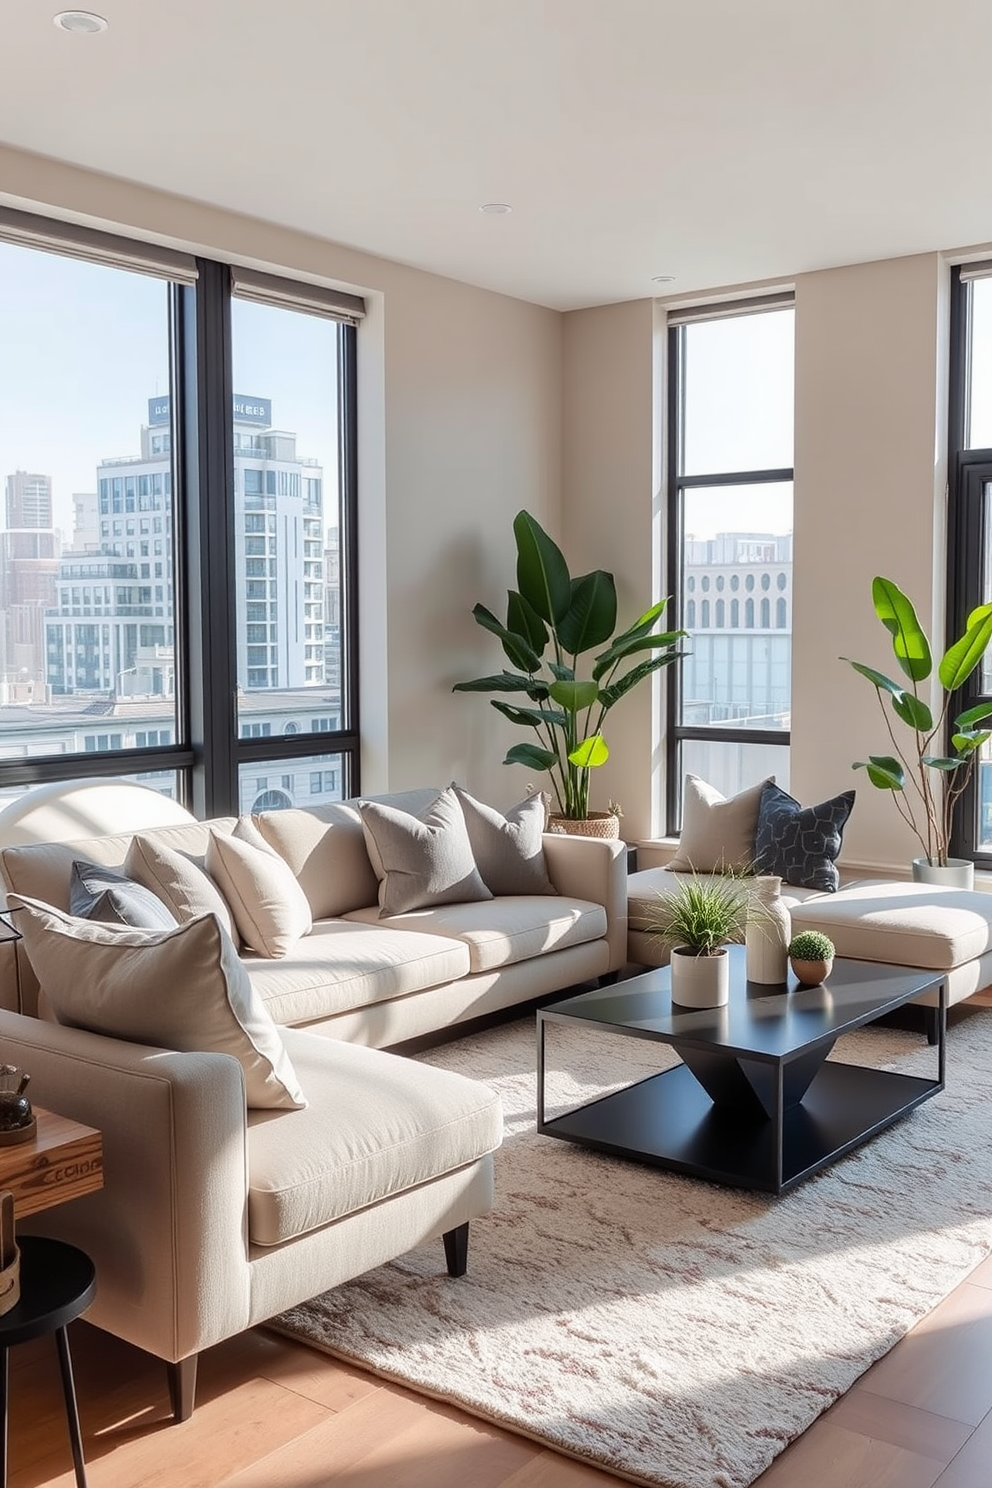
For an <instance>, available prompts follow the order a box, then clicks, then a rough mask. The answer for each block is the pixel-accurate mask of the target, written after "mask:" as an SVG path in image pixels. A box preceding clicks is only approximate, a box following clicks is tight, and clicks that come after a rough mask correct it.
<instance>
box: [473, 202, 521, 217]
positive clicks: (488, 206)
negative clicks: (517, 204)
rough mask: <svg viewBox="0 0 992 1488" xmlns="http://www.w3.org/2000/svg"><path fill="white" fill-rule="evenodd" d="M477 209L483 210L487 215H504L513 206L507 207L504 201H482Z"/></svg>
mask: <svg viewBox="0 0 992 1488" xmlns="http://www.w3.org/2000/svg"><path fill="white" fill-rule="evenodd" d="M479 211H480V212H485V214H486V216H487V217H505V216H506V214H507V212H512V211H513V208H512V207H508V206H507V204H506V202H483V204H482V206H481V207H480V208H479Z"/></svg>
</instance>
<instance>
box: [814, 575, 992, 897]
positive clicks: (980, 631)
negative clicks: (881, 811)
mask: <svg viewBox="0 0 992 1488" xmlns="http://www.w3.org/2000/svg"><path fill="white" fill-rule="evenodd" d="M871 597H872V603H873V604H874V606H875V613H876V615H877V616H878V618H879V620H881V622H882V624H883V625H884V626H885V628H886V630H887V631H888V632H889V633H890V635H891V636H892V650H893V652H894V653H895V658H896V661H897V662H898V663H899V666H900V669H901V670H902V672H903V673H904V674H905V676H907V677H908V678H909V682H910V685H909V687H904V686H903V685H902V684H901V683H900V682H894V681H892V679H891V678H889V677H887V676H885V675H884V673H882V672H879V671H876V670H875V668H874V667H870V666H866V665H865V664H864V663H863V662H860V661H851V658H850V657H849V656H842V657H841V658H840V659H841V661H846V662H848V663H849V664H850V665H851V666H852V667H853V668H854V670H855V671H856V672H860V673H861V675H862V676H863V677H866V678H867V679H868V681H869V682H870V683H871V684H872V686H873V687H874V688H875V693H876V696H877V697H878V702H879V706H880V707H881V709H882V712H883V714H884V717H885V723H886V727H887V729H888V732H889V737H890V739H891V741H892V747H893V749H894V750H895V754H894V755H888V754H871V755H869V756H868V758H867V759H866V760H856V761H855V762H854V769H855V770H866V771H867V772H868V779H869V780H870V781H871V783H872V785H874V786H877V787H878V789H879V790H887V791H891V792H892V799H893V801H894V802H895V806H896V810H897V811H898V812H899V815H900V816H901V817H902V819H903V821H904V822H905V823H906V825H907V826H908V827H909V829H910V831H911V832H912V833H913V835H914V836H915V838H916V840H917V841H918V842H919V844H920V846H921V848H922V849H923V855H922V857H920V858H914V860H913V877H914V879H916V880H917V881H918V882H923V883H934V882H938V883H948V884H950V885H952V886H953V887H955V888H971V887H972V886H973V883H974V865H973V864H972V863H971V861H970V860H969V859H965V858H951V857H950V856H949V849H950V842H951V834H952V831H953V826H954V810H955V807H956V805H957V803H958V800H959V799H960V797H961V795H962V793H963V792H964V791H965V789H966V788H967V785H968V782H969V781H970V780H971V776H972V772H973V770H974V768H975V761H976V759H977V758H978V755H979V751H980V750H981V748H982V746H983V745H984V744H985V743H986V741H987V740H988V739H990V738H992V731H990V730H988V729H979V728H978V727H976V725H978V724H979V723H981V722H982V721H983V720H984V719H987V718H990V717H992V703H988V702H986V703H978V704H976V705H975V706H974V707H972V708H966V709H965V710H964V712H963V713H959V714H958V715H957V717H956V718H955V719H954V721H953V724H952V726H951V737H950V748H949V751H948V752H942V751H947V750H948V746H947V741H946V734H947V726H948V707H949V705H950V700H951V696H952V695H953V694H954V693H955V692H957V690H958V689H959V688H960V687H962V686H963V685H964V683H965V682H966V681H967V680H968V678H969V677H970V676H971V674H972V672H973V671H974V670H975V668H976V667H977V666H978V665H979V663H980V662H981V660H982V658H983V657H984V655H985V652H986V649H987V647H988V644H989V641H990V640H992V604H984V605H980V606H979V607H978V609H976V610H972V612H971V614H970V615H969V616H968V619H967V623H966V625H965V628H964V632H963V634H962V635H961V636H959V638H958V639H957V640H956V641H955V642H954V643H953V645H951V646H949V647H948V648H947V650H946V651H945V652H944V655H943V656H942V657H941V660H940V663H939V665H938V667H937V676H938V678H939V680H940V685H941V688H942V689H943V696H942V700H941V706H940V712H939V713H938V715H937V717H936V718H935V717H934V715H933V711H932V709H931V707H930V704H929V702H928V701H927V699H926V698H925V697H923V696H921V693H920V685H919V684H920V683H921V682H926V681H928V679H929V678H930V675H931V672H932V671H933V656H932V653H931V650H930V642H929V640H928V639H927V636H926V632H925V631H924V630H923V627H922V626H921V625H920V622H919V620H918V619H917V616H916V611H915V609H914V608H913V605H912V602H911V601H910V600H909V599H907V597H906V595H905V594H903V592H902V590H901V589H899V588H898V587H897V586H896V585H895V584H894V583H893V582H892V580H891V579H882V578H875V579H873V580H872V586H871ZM927 691H928V692H929V691H930V689H929V688H928V689H927ZM883 693H884V694H885V695H886V696H887V697H888V699H889V703H890V706H891V711H892V713H894V714H895V717H896V720H897V721H898V722H899V723H902V724H905V726H906V727H907V728H908V729H909V730H910V739H909V742H908V743H907V744H906V745H905V746H904V745H902V744H900V742H899V735H898V734H897V732H896V730H895V729H894V728H893V726H892V719H891V717H890V716H889V712H888V710H887V709H886V707H885V702H884V698H883ZM934 870H937V872H936V874H935V873H934Z"/></svg>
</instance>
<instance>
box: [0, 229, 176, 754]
mask: <svg viewBox="0 0 992 1488" xmlns="http://www.w3.org/2000/svg"><path fill="white" fill-rule="evenodd" d="M168 294H169V286H168V285H167V284H166V283H164V282H163V281H162V280H158V279H152V278H149V277H148V276H147V275H143V274H131V273H127V272H125V271H124V270H121V269H113V268H104V267H102V266H100V265H96V264H89V263H83V262H78V261H76V260H74V259H69V258H61V257H59V256H58V255H56V254H51V253H39V252H36V251H35V250H33V249H30V248H19V247H14V246H11V245H9V244H2V243H0V475H2V477H3V483H4V498H5V500H4V509H3V514H2V516H3V528H2V530H0V705H2V706H0V757H5V758H26V757H29V756H35V755H41V754H75V753H81V752H85V751H88V750H91V749H94V748H96V749H100V750H103V749H119V748H127V747H128V746H129V744H133V742H134V740H133V737H132V736H133V734H134V732H135V730H136V729H140V728H144V727H145V726H146V722H148V726H149V727H152V728H155V729H156V730H158V731H159V732H165V733H167V734H168V735H169V739H168V742H173V741H174V739H175V732H176V710H175V655H174V647H175V638H174V633H173V563H172V489H173V482H172V455H171V449H170V442H171V441H170V425H169V331H168V327H169V319H168ZM136 711H137V712H139V713H143V712H147V713H148V715H149V719H151V718H154V722H150V721H146V720H144V719H142V721H140V722H139V721H138V720H137V719H136V718H135V716H134V714H135V712H136ZM94 737H95V738H98V739H100V740H101V741H102V742H100V743H99V744H92V743H91V742H90V740H91V738H94Z"/></svg>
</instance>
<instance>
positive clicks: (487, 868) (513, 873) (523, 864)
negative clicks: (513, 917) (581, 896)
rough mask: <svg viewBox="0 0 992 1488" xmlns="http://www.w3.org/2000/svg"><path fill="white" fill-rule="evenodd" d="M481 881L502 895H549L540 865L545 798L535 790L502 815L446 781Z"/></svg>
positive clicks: (550, 890) (551, 887)
mask: <svg viewBox="0 0 992 1488" xmlns="http://www.w3.org/2000/svg"><path fill="white" fill-rule="evenodd" d="M451 789H452V790H453V791H454V793H455V795H456V797H457V799H458V804H459V806H460V807H461V808H462V815H463V816H464V818H465V827H466V829H467V831H468V840H469V843H470V845H471V848H472V855H473V857H474V858H475V866H476V867H477V868H478V870H479V873H480V875H481V877H482V881H483V883H484V884H485V886H486V888H487V889H489V891H490V892H491V893H493V894H495V895H497V896H499V895H501V894H554V893H556V892H557V890H556V889H555V886H554V884H553V883H552V882H551V880H550V878H549V877H548V870H547V867H546V866H545V862H544V815H545V813H544V800H543V798H542V796H541V794H540V792H538V793H537V794H535V795H533V796H528V798H527V800H526V801H521V802H520V803H519V805H517V806H513V807H511V809H510V810H509V811H508V812H507V813H506V815H505V816H503V814H502V812H499V811H497V810H496V809H495V807H493V806H487V805H485V803H484V802H482V801H477V800H476V799H475V797H474V796H470V795H469V793H468V791H467V790H462V788H461V786H460V785H456V784H455V782H454V781H452V782H451Z"/></svg>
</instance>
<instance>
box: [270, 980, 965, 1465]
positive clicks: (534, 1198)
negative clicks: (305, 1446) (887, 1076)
mask: <svg viewBox="0 0 992 1488" xmlns="http://www.w3.org/2000/svg"><path fill="white" fill-rule="evenodd" d="M665 1055H666V1051H665V1050H663V1049H661V1048H660V1047H659V1046H656V1045H651V1044H647V1043H644V1042H641V1041H640V1040H636V1039H618V1038H616V1037H615V1036H612V1035H611V1036H603V1035H598V1034H596V1033H592V1032H585V1031H575V1030H572V1029H565V1028H564V1027H563V1026H562V1025H552V1026H551V1027H550V1030H549V1068H550V1067H551V1066H552V1064H553V1067H554V1069H555V1071H556V1073H555V1076H554V1078H553V1079H552V1080H551V1081H550V1082H549V1106H551V1105H553V1104H555V1103H560V1102H561V1101H563V1102H564V1103H565V1104H574V1103H576V1102H577V1101H578V1100H579V1099H584V1098H587V1097H588V1096H589V1095H590V1094H591V1093H593V1092H595V1091H597V1090H604V1089H606V1088H608V1087H611V1086H616V1085H623V1084H626V1083H628V1082H629V1081H631V1080H632V1079H636V1078H638V1077H639V1076H641V1075H643V1074H647V1073H650V1072H651V1071H652V1070H654V1069H657V1068H659V1067H661V1064H660V1063H659V1059H660V1061H661V1063H664V1062H665ZM835 1056H837V1057H843V1058H845V1059H846V1060H847V1061H848V1062H852V1063H853V1062H858V1061H861V1062H865V1063H870V1064H886V1065H890V1066H893V1067H897V1068H899V1069H905V1070H907V1071H908V1072H911V1073H919V1074H924V1075H932V1074H933V1073H935V1070H936V1050H933V1049H928V1048H927V1046H926V1044H925V1043H924V1041H923V1039H922V1037H921V1036H920V1035H918V1034H914V1033H908V1032H905V1033H904V1032H901V1031H898V1030H895V1031H893V1030H889V1029H883V1028H878V1027H875V1028H868V1029H866V1030H862V1031H861V1032H859V1033H858V1034H856V1035H852V1036H850V1037H849V1038H848V1039H847V1040H845V1041H844V1042H843V1044H838V1046H837V1048H836V1050H835ZM419 1057H420V1058H422V1059H424V1060H425V1061H427V1062H429V1063H431V1064H436V1065H440V1066H443V1067H444V1068H446V1069H455V1070H459V1071H461V1072H462V1073H464V1074H467V1075H471V1076H473V1077H474V1078H476V1079H479V1080H484V1081H486V1082H488V1083H489V1084H490V1085H492V1086H494V1087H495V1088H496V1089H498V1090H499V1092H500V1094H501V1096H502V1099H503V1106H504V1110H505V1113H506V1137H505V1142H504V1145H503V1148H502V1150H501V1151H500V1153H499V1154H498V1155H497V1171H496V1183H497V1201H496V1209H495V1211H494V1212H493V1214H492V1215H490V1216H488V1217H487V1218H485V1219H482V1220H476V1221H475V1222H473V1225H472V1231H471V1240H470V1245H469V1269H468V1275H467V1276H465V1277H464V1278H462V1279H460V1280H452V1279H450V1278H449V1277H448V1276H447V1275H446V1274H445V1271H444V1260H443V1255H442V1249H441V1245H440V1242H438V1243H437V1244H435V1245H432V1246H429V1247H424V1248H423V1249H421V1250H418V1251H416V1252H414V1253H413V1254H411V1255H408V1256H405V1257H403V1258H402V1259H400V1260H399V1261H396V1262H395V1263H393V1264H391V1265H388V1266H383V1267H381V1268H380V1269H378V1270H376V1271H373V1272H370V1273H369V1274H368V1275H366V1276H363V1277H361V1278H359V1279H358V1280H356V1281H354V1282H351V1283H349V1284H348V1285H346V1286H342V1287H339V1288H337V1289H336V1290H334V1291H331V1292H328V1293H326V1294H325V1295H324V1296H322V1297H317V1298H315V1299H314V1300H313V1301H312V1302H309V1303H307V1304H306V1305H305V1306H303V1307H299V1308H296V1309H294V1310H293V1311H292V1312H289V1313H286V1314H284V1315H283V1317H282V1318H280V1319H279V1320H278V1324H277V1325H278V1326H279V1327H280V1328H281V1329H283V1330H285V1331H288V1332H290V1333H292V1334H293V1335H294V1336H296V1337H299V1338H302V1339H304V1340H305V1341H307V1342H308V1343H313V1344H316V1345H317V1346H319V1347H321V1348H325V1349H327V1350H328V1351H330V1352H331V1353H333V1354H336V1355H339V1356H341V1357H343V1358H346V1359H350V1360H355V1361H358V1362H359V1363H361V1364H363V1365H365V1366H367V1367H368V1368H370V1369H372V1370H374V1371H375V1372H377V1373H379V1374H383V1375H386V1376H388V1377H390V1378H394V1379H398V1380H402V1381H403V1382H404V1383H406V1384H408V1385H410V1386H412V1387H413V1388H414V1389H419V1390H422V1391H423V1392H424V1393H426V1394H429V1395H433V1396H437V1397H440V1398H443V1399H445V1400H451V1401H455V1402H457V1403H458V1404H460V1405H462V1406H464V1407H466V1408H467V1409H468V1410H470V1411H473V1412H475V1413H477V1414H479V1415H481V1416H485V1417H488V1418H490V1419H492V1420H495V1421H499V1422H501V1423H503V1424H505V1425H507V1426H509V1427H511V1428H513V1429H514V1430H517V1431H520V1432H523V1433H524V1434H526V1435H528V1436H532V1437H535V1438H537V1439H538V1440H540V1441H542V1442H547V1443H550V1444H551V1445H553V1446H556V1447H558V1448H560V1449H562V1450H564V1451H566V1452H568V1453H571V1454H573V1455H575V1456H578V1457H581V1458H584V1459H586V1460H589V1461H592V1462H595V1463H598V1464H600V1465H601V1466H603V1467H606V1468H608V1469H610V1470H612V1471H613V1472H616V1473H618V1474H621V1475H622V1476H625V1477H630V1478H632V1479H633V1480H635V1481H644V1482H647V1483H651V1484H664V1485H666V1488H743V1485H745V1484H748V1483H751V1482H753V1480H754V1479H755V1478H756V1477H757V1476H758V1475H759V1474H760V1473H761V1472H762V1471H763V1470H764V1469H765V1468H766V1467H767V1466H768V1464H769V1462H771V1460H772V1459H773V1457H775V1455H776V1454H777V1453H778V1452H780V1451H781V1450H782V1449H783V1447H785V1446H786V1445H787V1443H788V1442H790V1441H791V1440H792V1439H793V1438H794V1437H796V1436H798V1435H799V1433H800V1432H802V1431H803V1430H805V1428H806V1427H807V1426H809V1425H810V1423H811V1422H812V1421H813V1420H814V1419H815V1418H816V1417H817V1416H818V1415H819V1414H820V1413H821V1411H823V1410H825V1409H826V1407H827V1406H828V1405H830V1404H831V1403H832V1402H833V1401H834V1400H836V1398H837V1397H838V1396H839V1395H840V1394H842V1393H843V1391H845V1390H846V1389H847V1388H848V1387H849V1386H850V1385H851V1384H852V1383H853V1381H854V1380H856V1379H857V1377H858V1376H859V1375H860V1374H861V1373H862V1372H863V1371H864V1370H865V1369H866V1368H867V1367H868V1365H869V1364H870V1363H872V1361H873V1360H875V1359H877V1358H879V1357H880V1356H881V1355H882V1354H884V1353H885V1352H886V1351H887V1350H888V1349H890V1348H891V1347H892V1345H893V1344H894V1343H895V1342H896V1340H897V1339H899V1338H901V1337H902V1336H903V1334H905V1333H906V1332H907V1331H908V1330H909V1328H911V1327H912V1325H913V1324H914V1323H916V1322H917V1321H918V1320H919V1319H920V1318H921V1317H923V1315H924V1314H925V1313H926V1312H928V1311H929V1310H930V1309H931V1308H932V1307H933V1306H934V1305H935V1303H937V1302H938V1301H939V1300H940V1299H941V1298H942V1297H944V1296H946V1294H947V1293H948V1292H949V1291H950V1290H951V1289H952V1288H953V1287H954V1285H955V1284H956V1283H957V1282H958V1281H960V1280H961V1279H962V1278H963V1277H964V1276H966V1275H967V1274H968V1273H969V1271H971V1270H972V1269H973V1268H974V1267H975V1266H976V1265H977V1264H978V1262H979V1261H981V1260H983V1259H984V1258H985V1257H986V1256H987V1255H988V1254H989V1253H990V1252H992V1162H990V1160H989V1153H990V1150H992V1103H990V1101H989V1082H990V1071H992V1009H989V1010H980V1011H974V1012H972V1011H970V1010H969V1012H968V1015H967V1016H966V1017H965V1018H964V1019H963V1021H962V1022H960V1023H959V1024H957V1026H955V1027H954V1028H952V1030H951V1032H950V1034H949V1038H948V1063H947V1084H948V1088H947V1090H946V1091H945V1092H944V1093H943V1094H941V1095H937V1096H935V1097H934V1098H933V1099H932V1100H930V1101H928V1102H926V1104H924V1105H923V1106H921V1107H919V1108H918V1109H917V1110H916V1111H914V1112H912V1113H911V1114H910V1115H909V1116H907V1117H906V1118H904V1119H903V1120H902V1121H901V1122H899V1123H897V1124H896V1126H894V1127H892V1128H891V1129H890V1130H889V1131H887V1132H884V1133H882V1134H881V1135H880V1136H878V1137H876V1138H875V1139H874V1140H873V1141H871V1142H869V1143H868V1144H867V1145H866V1146H864V1147H862V1148H861V1149H859V1150H858V1151H856V1152H855V1153H852V1154H850V1155H849V1156H848V1157H846V1158H844V1159H843V1160H841V1161H840V1162H839V1163H837V1164H835V1166H834V1167H832V1168H828V1169H827V1170H826V1171H825V1172H824V1173H822V1174H819V1175H818V1176H816V1177H815V1178H813V1179H811V1180H809V1181H808V1182H807V1183H806V1184H804V1185H800V1187H799V1188H798V1189H796V1190H794V1191H793V1192H792V1193H790V1194H788V1195H786V1196H785V1197H782V1198H778V1199H776V1198H771V1197H768V1196H762V1195H757V1194H749V1193H743V1192H739V1191H736V1190H733V1189H724V1188H718V1187H715V1186H712V1185H709V1184H707V1183H703V1182H697V1181H695V1180H692V1179H687V1178H681V1177H678V1176H676V1175H674V1174H669V1173H664V1172H661V1171H659V1170H657V1169H653V1168H649V1167H644V1166H641V1165H638V1164H635V1163H631V1162H625V1161H621V1160H618V1159H615V1158H610V1157H605V1156H601V1155H599V1154H596V1153H592V1152H588V1151H584V1150H583V1149H581V1148H579V1147H575V1146H572V1145H571V1144H569V1143H566V1142H561V1141H558V1140H556V1139H554V1138H551V1137H538V1136H537V1135H536V1134H535V1131H534V1124H535V1079H534V1025H533V1020H531V1019H528V1020H527V1021H526V1022H524V1023H515V1024H512V1025H509V1026H506V1027H504V1028H501V1029H497V1030H495V1031H492V1032H489V1033H485V1034H482V1035H479V1036H476V1037H474V1038H471V1039H465V1040H462V1041H461V1042H459V1043H455V1044H449V1045H447V1046H446V1047H444V1048H442V1049H436V1050H431V1051H430V1052H429V1053H427V1054H424V1055H421V1056H419ZM552 1097H553V1098H554V1099H553V1100H552V1099H551V1098H552Z"/></svg>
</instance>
